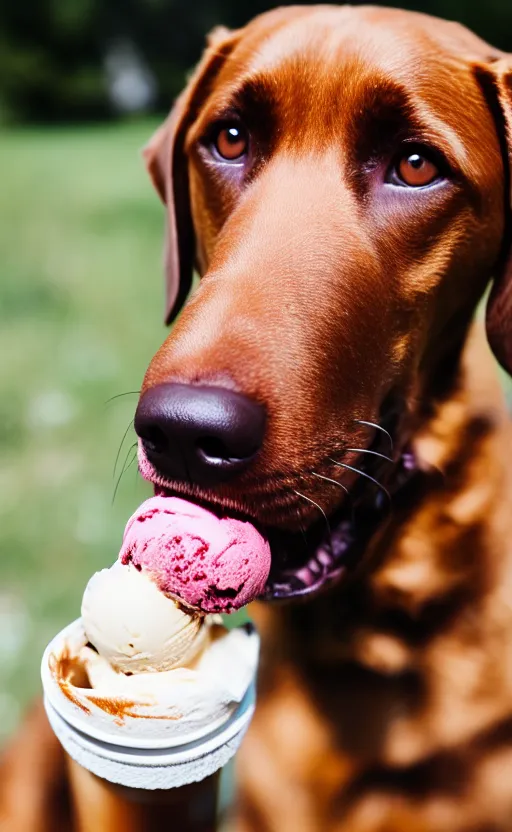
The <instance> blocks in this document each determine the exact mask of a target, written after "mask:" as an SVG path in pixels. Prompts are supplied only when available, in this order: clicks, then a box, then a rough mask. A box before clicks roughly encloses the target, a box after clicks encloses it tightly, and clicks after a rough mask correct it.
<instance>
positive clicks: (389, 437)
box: [354, 419, 393, 450]
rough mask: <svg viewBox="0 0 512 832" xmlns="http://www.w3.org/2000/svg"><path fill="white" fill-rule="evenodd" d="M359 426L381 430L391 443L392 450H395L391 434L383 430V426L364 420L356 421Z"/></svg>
mask: <svg viewBox="0 0 512 832" xmlns="http://www.w3.org/2000/svg"><path fill="white" fill-rule="evenodd" d="M354 422H356V423H357V424H358V425H367V427H369V428H375V429H376V430H381V431H382V433H385V434H386V436H387V437H388V439H389V441H390V443H391V450H393V440H392V438H391V434H390V433H388V431H387V430H386V428H383V427H382V425H377V424H376V423H375V422H365V420H364V419H354Z"/></svg>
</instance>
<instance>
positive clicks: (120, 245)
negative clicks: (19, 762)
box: [0, 122, 165, 741]
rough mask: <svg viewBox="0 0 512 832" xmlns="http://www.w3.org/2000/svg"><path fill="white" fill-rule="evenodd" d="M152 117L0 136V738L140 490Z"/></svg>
mask: <svg viewBox="0 0 512 832" xmlns="http://www.w3.org/2000/svg"><path fill="white" fill-rule="evenodd" d="M155 126H156V123H153V122H151V123H149V122H136V123H132V124H124V125H115V126H102V127H90V128H84V127H81V128H76V129H74V128H60V129H57V128H55V129H45V130H43V129H40V130H35V129H30V130H29V129H24V130H18V131H11V132H4V133H3V134H0V180H1V182H2V188H1V190H0V215H1V217H2V222H1V224H0V355H1V357H2V360H1V367H0V564H1V568H2V581H1V583H0V741H1V740H2V738H5V737H6V736H7V735H8V734H10V732H11V731H12V730H13V729H14V727H15V726H16V724H17V721H18V719H19V718H20V714H21V713H22V711H23V708H24V706H25V705H26V704H27V702H28V701H29V700H31V699H32V698H33V697H34V696H35V695H36V694H37V693H38V692H39V662H40V657H41V653H42V651H43V648H44V646H45V645H46V643H47V642H48V640H49V639H50V638H51V637H52V636H53V635H54V634H55V633H56V632H57V631H58V630H59V629H60V628H61V627H62V626H63V625H65V624H67V623H68V622H69V621H71V620H72V619H73V618H74V617H76V616H77V615H78V613H79V608H80V600H81V594H82V591H83V589H84V586H85V584H86V582H87V580H88V578H89V577H90V575H91V574H92V572H94V571H95V570H97V569H99V568H101V567H103V566H108V565H110V564H111V563H112V561H113V560H114V559H115V558H116V556H117V552H118V549H119V545H120V541H121V535H122V530H123V528H124V524H125V522H126V519H127V518H128V516H129V514H130V513H131V512H132V511H133V509H134V508H135V507H136V506H137V505H138V503H139V502H140V501H141V500H142V499H143V498H144V497H145V496H146V495H149V488H148V487H147V486H146V485H145V484H144V483H143V482H142V481H141V479H140V477H139V476H138V474H137V468H136V462H135V453H134V440H135V437H134V433H133V428H132V427H131V420H132V418H133V414H134V409H135V405H136V402H137V394H136V391H137V390H138V389H139V387H140V383H141V380H142V376H143V373H144V370H145V368H146V366H147V364H148V361H149V359H150V358H151V356H152V354H153V352H154V351H155V349H156V348H157V347H158V346H159V344H160V343H161V342H162V340H163V338H164V336H165V329H164V326H163V323H162V318H163V285H162V277H161V249H162V239H163V234H162V230H163V209H162V207H161V205H160V203H159V201H158V199H157V197H156V195H155V194H154V192H153V190H152V187H151V185H150V182H149V179H148V178H147V176H146V173H145V171H144V166H143V163H142V160H141V158H140V155H139V150H140V148H141V147H142V145H143V144H144V142H145V141H146V140H147V139H148V137H149V136H150V135H151V133H152V131H153V129H154V127H155ZM125 394H127V395H125ZM116 396H117V398H115V397H116ZM116 461H117V466H116ZM123 471H124V473H122V472H123ZM121 474H122V476H121ZM117 485H118V487H117V489H116V486H117Z"/></svg>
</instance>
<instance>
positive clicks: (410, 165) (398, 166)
mask: <svg viewBox="0 0 512 832" xmlns="http://www.w3.org/2000/svg"><path fill="white" fill-rule="evenodd" d="M440 176H441V171H440V170H439V166H438V165H437V164H436V163H435V162H434V161H433V160H432V159H431V158H429V156H428V155H427V154H426V153H425V152H424V151H422V150H413V151H412V152H411V151H407V152H406V153H403V154H402V155H401V156H400V157H399V158H398V159H397V161H396V163H395V164H394V166H393V168H392V170H391V173H390V181H391V182H394V184H396V185H402V186H406V187H408V188H424V187H425V186H426V185H431V184H432V183H433V182H435V181H436V180H437V179H439V178H440Z"/></svg>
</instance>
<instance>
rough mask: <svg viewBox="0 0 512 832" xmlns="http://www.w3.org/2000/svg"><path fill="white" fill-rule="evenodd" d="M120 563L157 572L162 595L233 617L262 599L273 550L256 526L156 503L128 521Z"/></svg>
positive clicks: (165, 500)
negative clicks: (257, 599) (253, 602)
mask: <svg viewBox="0 0 512 832" xmlns="http://www.w3.org/2000/svg"><path fill="white" fill-rule="evenodd" d="M119 560H120V561H121V563H125V564H126V563H133V564H134V565H135V566H136V567H139V568H142V569H145V570H147V571H148V572H151V574H152V576H153V578H154V580H155V581H156V582H157V584H158V586H159V587H160V589H161V590H162V592H165V593H166V594H168V595H173V596H176V597H178V598H180V599H181V600H182V601H184V602H185V603H186V604H189V605H190V606H192V607H197V608H199V609H201V610H203V612H231V611H233V610H236V609H239V608H240V607H243V606H244V605H245V604H248V603H249V602H250V601H253V600H254V599H255V598H257V597H258V596H259V595H261V594H262V592H263V590H264V588H265V583H266V581H267V578H268V574H269V571H270V547H269V545H268V543H267V541H266V540H265V539H264V538H263V537H262V536H261V535H260V533H259V532H258V531H256V529H255V528H254V526H252V525H251V524H250V523H245V522H243V521H241V520H234V519H232V518H230V517H223V518H221V519H219V518H218V517H216V516H215V515H214V514H212V513H211V512H209V511H206V509H204V508H201V507H200V506H196V505H194V504H193V503H189V502H187V501H186V500H180V499H179V498H178V497H152V498H151V499H150V500H146V502H145V503H142V505H141V506H139V508H138V509H137V511H136V512H135V514H133V515H132V517H130V519H129V520H128V523H127V524H126V529H125V532H124V538H123V545H122V547H121V551H120V553H119Z"/></svg>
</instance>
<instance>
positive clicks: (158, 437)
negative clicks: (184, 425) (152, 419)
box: [139, 425, 167, 454]
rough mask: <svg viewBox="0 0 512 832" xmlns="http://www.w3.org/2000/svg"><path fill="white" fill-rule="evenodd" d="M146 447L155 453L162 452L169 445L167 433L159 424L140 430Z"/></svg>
mask: <svg viewBox="0 0 512 832" xmlns="http://www.w3.org/2000/svg"><path fill="white" fill-rule="evenodd" d="M139 435H140V438H141V439H142V441H143V443H144V445H145V446H146V449H147V450H149V451H153V452H154V453H157V454H160V453H162V452H163V451H164V450H165V448H166V446H167V439H166V437H165V433H164V432H163V430H162V429H161V428H159V427H158V426H157V425H152V426H151V427H147V428H145V430H144V431H140V432H139Z"/></svg>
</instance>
